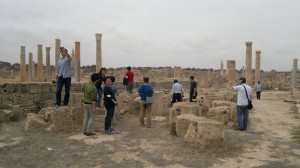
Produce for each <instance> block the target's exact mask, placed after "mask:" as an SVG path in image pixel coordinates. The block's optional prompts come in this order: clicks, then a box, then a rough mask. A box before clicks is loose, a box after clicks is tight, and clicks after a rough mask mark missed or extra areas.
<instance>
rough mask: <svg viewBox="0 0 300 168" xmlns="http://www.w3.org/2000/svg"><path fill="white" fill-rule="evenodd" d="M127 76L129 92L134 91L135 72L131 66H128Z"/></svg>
mask: <svg viewBox="0 0 300 168" xmlns="http://www.w3.org/2000/svg"><path fill="white" fill-rule="evenodd" d="M125 77H126V78H127V81H128V84H127V92H128V93H129V94H132V93H133V88H134V73H133V72H132V71H131V67H130V66H129V67H127V72H126V74H125Z"/></svg>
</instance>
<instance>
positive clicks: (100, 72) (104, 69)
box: [99, 68, 107, 76]
mask: <svg viewBox="0 0 300 168" xmlns="http://www.w3.org/2000/svg"><path fill="white" fill-rule="evenodd" d="M102 71H105V73H106V72H107V71H106V68H101V69H100V71H99V74H100V75H101V76H102Z"/></svg>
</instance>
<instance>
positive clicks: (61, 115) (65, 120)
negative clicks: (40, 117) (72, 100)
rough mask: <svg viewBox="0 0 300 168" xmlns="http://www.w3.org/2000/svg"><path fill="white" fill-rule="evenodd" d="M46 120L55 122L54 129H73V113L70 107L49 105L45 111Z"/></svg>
mask: <svg viewBox="0 0 300 168" xmlns="http://www.w3.org/2000/svg"><path fill="white" fill-rule="evenodd" d="M45 121H47V122H49V123H52V124H53V126H52V127H53V129H51V130H54V131H71V130H73V114H72V110H71V108H69V107H66V106H61V107H59V108H55V107H48V108H47V109H46V112H45Z"/></svg>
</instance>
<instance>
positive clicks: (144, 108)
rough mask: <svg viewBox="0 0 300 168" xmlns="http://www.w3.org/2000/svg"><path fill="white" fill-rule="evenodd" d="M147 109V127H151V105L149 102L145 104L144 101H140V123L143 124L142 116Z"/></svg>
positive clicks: (143, 116)
mask: <svg viewBox="0 0 300 168" xmlns="http://www.w3.org/2000/svg"><path fill="white" fill-rule="evenodd" d="M146 111H147V123H146V126H147V127H151V117H152V105H151V104H148V105H147V104H145V102H144V101H142V102H141V111H140V125H141V126H144V118H145V112H146Z"/></svg>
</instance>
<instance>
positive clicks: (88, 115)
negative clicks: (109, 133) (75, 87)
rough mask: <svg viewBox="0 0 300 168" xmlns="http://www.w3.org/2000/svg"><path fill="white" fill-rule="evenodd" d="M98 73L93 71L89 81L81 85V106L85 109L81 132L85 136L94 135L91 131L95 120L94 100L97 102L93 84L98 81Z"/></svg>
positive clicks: (95, 89)
mask: <svg viewBox="0 0 300 168" xmlns="http://www.w3.org/2000/svg"><path fill="white" fill-rule="evenodd" d="M99 78H100V75H99V74H98V73H94V74H92V76H91V81H89V82H86V83H85V84H84V85H83V87H82V92H83V98H82V102H83V107H84V110H85V115H84V120H83V134H84V135H86V136H92V135H95V133H93V132H92V127H93V123H94V120H95V115H96V114H95V113H96V102H97V88H96V86H95V84H96V83H97V82H98V80H99Z"/></svg>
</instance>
